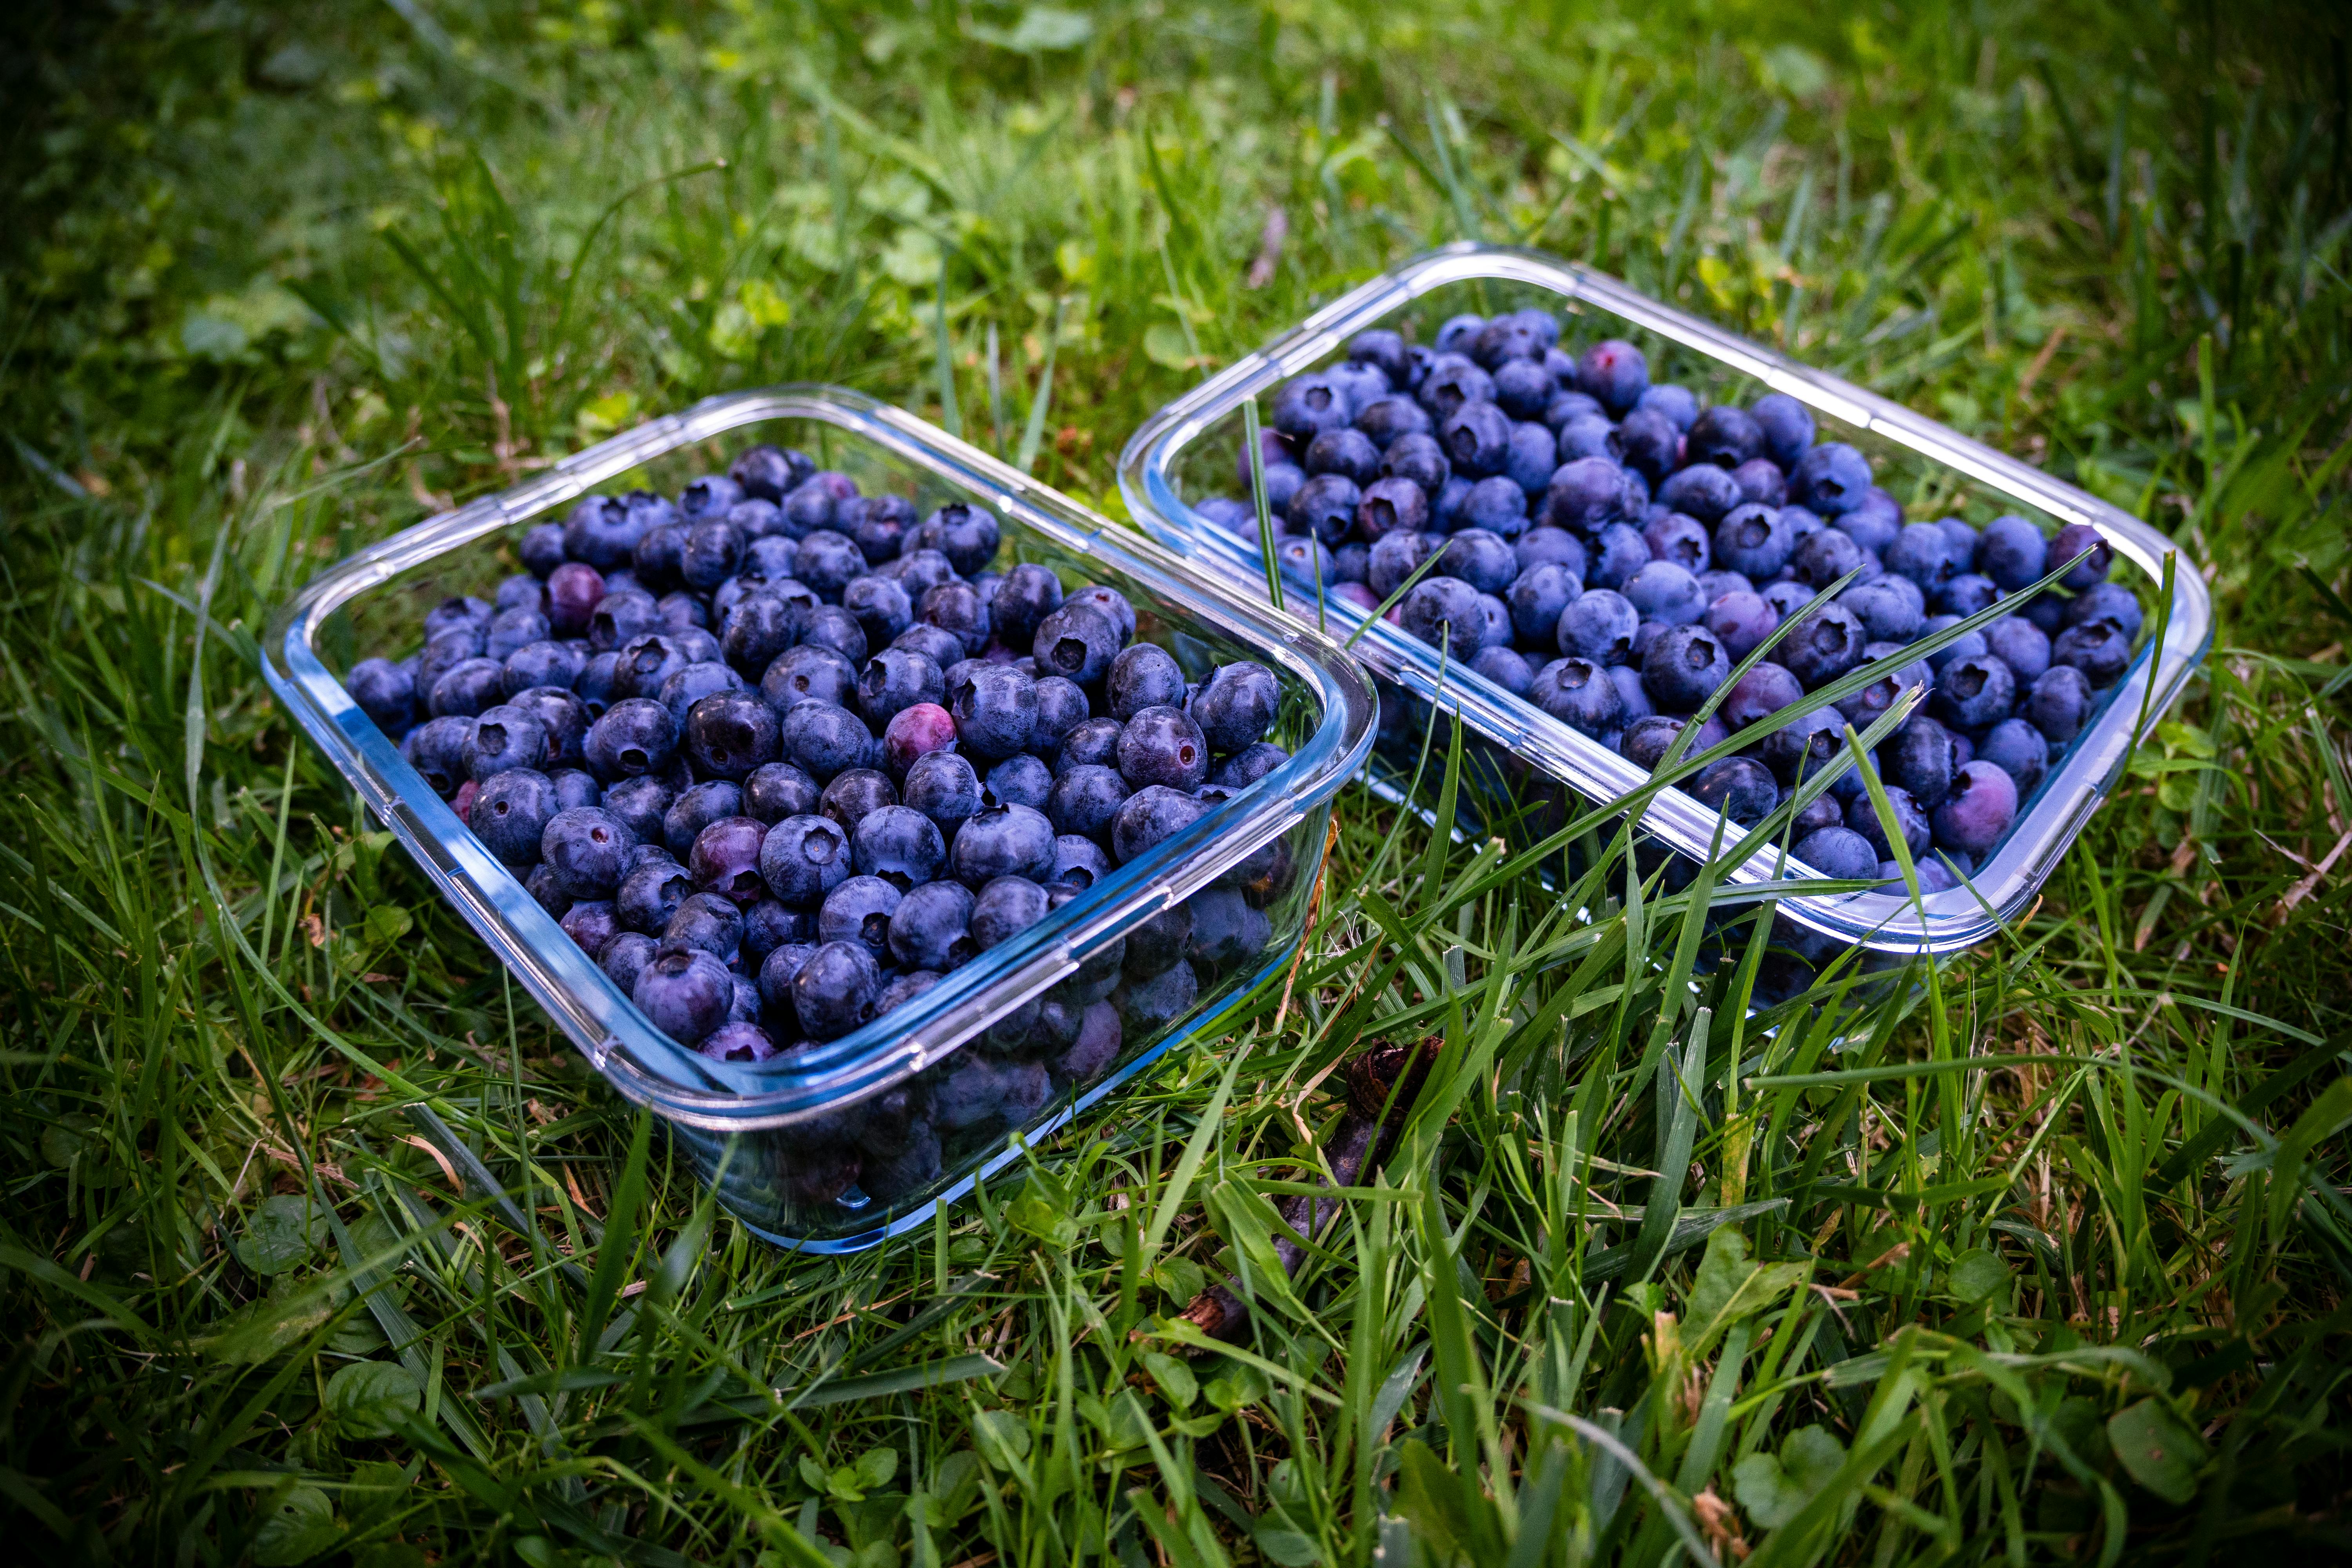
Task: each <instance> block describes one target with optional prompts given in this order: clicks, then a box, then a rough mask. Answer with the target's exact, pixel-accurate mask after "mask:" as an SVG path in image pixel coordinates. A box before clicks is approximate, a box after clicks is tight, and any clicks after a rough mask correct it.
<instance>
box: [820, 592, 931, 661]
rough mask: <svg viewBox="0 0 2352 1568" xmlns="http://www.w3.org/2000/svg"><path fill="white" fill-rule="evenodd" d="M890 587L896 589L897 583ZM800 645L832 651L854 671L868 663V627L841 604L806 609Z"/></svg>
mask: <svg viewBox="0 0 2352 1568" xmlns="http://www.w3.org/2000/svg"><path fill="white" fill-rule="evenodd" d="M891 586H892V587H894V588H895V587H896V586H897V584H891ZM934 591H935V592H936V591H937V590H934ZM966 591H967V592H969V590H966ZM800 643H801V647H822V648H830V649H832V650H833V651H834V652H835V653H837V654H839V655H840V656H841V657H842V658H844V659H845V660H847V661H848V663H849V666H850V668H852V669H855V668H856V667H857V666H859V665H861V664H863V663H865V662H866V628H865V627H863V626H859V625H858V624H857V617H856V616H853V615H851V614H850V613H849V612H848V611H847V610H845V609H843V608H842V607H841V606H840V605H811V606H809V607H808V608H807V609H804V610H803V611H802V612H801V619H800ZM795 651H797V650H795Z"/></svg>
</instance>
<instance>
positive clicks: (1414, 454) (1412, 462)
mask: <svg viewBox="0 0 2352 1568" xmlns="http://www.w3.org/2000/svg"><path fill="white" fill-rule="evenodd" d="M1453 473H1454V466H1453V465H1452V464H1451V463H1448V462H1447V461H1446V460H1445V449H1444V447H1440V446H1439V445H1438V444H1437V437H1436V436H1435V435H1434V434H1433V433H1431V432H1426V431H1418V430H1416V431H1412V432H1411V433H1409V434H1406V435H1402V436H1400V437H1397V438H1396V439H1395V440H1393V441H1391V442H1390V443H1389V445H1388V449H1387V450H1386V451H1384V452H1382V453H1381V477H1382V478H1384V479H1404V480H1407V481H1409V482H1411V483H1412V485H1414V486H1415V487H1416V488H1418V489H1420V490H1421V492H1422V494H1423V495H1424V496H1429V497H1434V496H1435V495H1436V494H1437V492H1438V491H1439V490H1440V489H1444V485H1445V481H1446V480H1447V479H1450V478H1451V477H1452V476H1453Z"/></svg>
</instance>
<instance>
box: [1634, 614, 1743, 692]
mask: <svg viewBox="0 0 2352 1568" xmlns="http://www.w3.org/2000/svg"><path fill="white" fill-rule="evenodd" d="M1728 679H1731V660H1730V658H1728V657H1727V655H1726V654H1725V653H1724V649H1723V644H1722V643H1721V642H1719V641H1718V640H1717V638H1716V636H1715V634H1714V633H1713V632H1710V631H1708V630H1707V629H1706V627H1705V626H1674V627H1672V628H1670V629H1669V630H1667V631H1665V632H1664V633H1663V634H1661V635H1660V636H1659V637H1658V639H1657V640H1656V641H1655V642H1654V643H1652V644H1651V645H1650V648H1649V651H1648V652H1647V653H1646V654H1644V655H1643V658H1642V685H1643V688H1644V689H1647V690H1648V692H1649V693H1650V696H1651V698H1652V700H1654V701H1655V702H1656V703H1657V705H1658V706H1659V707H1660V708H1663V709H1665V710H1668V711H1670V712H1688V711H1689V710H1692V709H1695V708H1696V707H1697V706H1698V705H1699V704H1700V703H1702V702H1704V701H1706V700H1707V699H1708V698H1709V697H1712V696H1713V695H1715V691H1716V689H1717V687H1719V686H1721V685H1722V684H1723V683H1724V682H1725V681H1727V680H1728Z"/></svg>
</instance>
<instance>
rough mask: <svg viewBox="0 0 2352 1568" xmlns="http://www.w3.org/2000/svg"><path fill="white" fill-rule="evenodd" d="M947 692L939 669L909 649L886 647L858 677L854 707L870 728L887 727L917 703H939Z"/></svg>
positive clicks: (869, 661)
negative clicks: (874, 726) (863, 716)
mask: <svg viewBox="0 0 2352 1568" xmlns="http://www.w3.org/2000/svg"><path fill="white" fill-rule="evenodd" d="M946 691H947V682H946V680H945V679H944V678H943V677H942V676H941V674H940V667H939V666H938V665H937V664H936V663H934V662H932V660H931V659H930V658H929V656H927V655H924V654H920V653H917V652H915V651H914V650H913V649H911V648H903V647H886V648H884V649H883V650H882V651H881V652H880V653H877V654H876V655H875V656H874V657H873V658H870V659H868V660H867V661H866V668H865V669H864V671H863V672H861V673H860V674H859V676H858V677H857V707H858V711H859V712H861V713H862V714H864V715H865V718H866V722H867V723H868V724H870V725H877V726H878V725H886V724H887V723H888V722H889V721H891V720H892V719H894V718H896V717H897V716H898V714H900V713H902V712H904V711H905V710H908V709H909V708H912V707H914V706H916V705H917V704H919V703H931V704H937V703H939V702H940V700H941V699H942V698H943V697H945V695H946Z"/></svg>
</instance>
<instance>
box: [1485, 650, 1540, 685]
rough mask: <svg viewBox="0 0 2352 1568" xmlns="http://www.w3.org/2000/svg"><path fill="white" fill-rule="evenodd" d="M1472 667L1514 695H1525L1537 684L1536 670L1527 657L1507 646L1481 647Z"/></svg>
mask: <svg viewBox="0 0 2352 1568" xmlns="http://www.w3.org/2000/svg"><path fill="white" fill-rule="evenodd" d="M1470 668H1472V669H1474V670H1475V671H1477V672H1478V673H1479V674H1480V675H1483V676H1485V677H1486V679H1489V680H1491V681H1493V682H1494V683H1495V684H1496V685H1497V686H1499V687H1501V688H1502V689H1504V690H1506V691H1507V692H1509V693H1510V694H1511V695H1512V696H1514V697H1525V696H1526V695H1527V694H1528V689H1530V688H1531V687H1533V686H1534V684H1535V671H1534V670H1533V669H1531V668H1528V661H1527V660H1526V658H1523V657H1521V656H1520V655H1518V654H1516V653H1514V652H1512V651H1511V650H1510V649H1509V648H1507V647H1486V648H1480V649H1479V650H1478V655H1477V657H1476V658H1473V659H1472V660H1471V661H1470Z"/></svg>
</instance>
